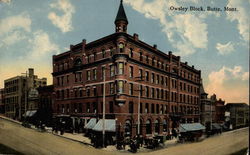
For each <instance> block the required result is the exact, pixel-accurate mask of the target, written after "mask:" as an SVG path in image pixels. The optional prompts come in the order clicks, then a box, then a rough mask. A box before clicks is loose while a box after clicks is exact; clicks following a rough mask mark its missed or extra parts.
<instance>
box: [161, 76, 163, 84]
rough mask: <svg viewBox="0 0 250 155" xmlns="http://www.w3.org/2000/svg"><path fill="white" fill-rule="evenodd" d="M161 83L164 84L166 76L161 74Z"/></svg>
mask: <svg viewBox="0 0 250 155" xmlns="http://www.w3.org/2000/svg"><path fill="white" fill-rule="evenodd" d="M161 85H164V78H163V76H161Z"/></svg>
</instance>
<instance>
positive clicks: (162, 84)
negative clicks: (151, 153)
mask: <svg viewBox="0 0 250 155" xmlns="http://www.w3.org/2000/svg"><path fill="white" fill-rule="evenodd" d="M114 23H115V33H113V34H111V35H109V36H106V37H103V38H101V39H98V40H96V41H93V42H90V43H87V41H86V40H85V39H84V40H83V41H82V42H81V43H79V44H76V45H71V46H70V50H69V51H67V52H64V53H62V54H59V55H54V56H53V85H54V90H55V95H56V99H55V105H54V114H55V115H57V116H63V115H64V116H70V117H71V118H73V122H74V123H73V124H74V125H75V124H76V122H81V119H85V118H88V119H91V118H95V119H96V120H99V119H101V118H102V114H103V106H102V105H103V97H104V95H103V94H105V116H106V118H107V119H112V120H115V132H116V133H119V134H122V135H124V136H131V137H133V136H135V135H136V134H137V133H138V132H139V133H140V134H141V135H143V136H144V137H146V136H154V135H163V134H164V135H167V134H170V133H171V130H172V129H174V128H177V127H178V124H179V123H193V122H200V113H199V111H200V109H199V107H200V106H199V100H200V94H199V90H200V79H201V71H200V70H197V69H195V68H194V66H189V65H188V63H187V62H181V59H180V57H179V56H175V55H174V54H172V52H171V51H170V52H168V53H167V54H166V53H164V52H162V51H160V50H159V49H157V46H156V45H153V46H151V45H148V44H147V43H145V42H143V41H141V40H140V39H139V35H138V34H133V35H130V34H128V33H127V27H128V19H127V17H126V13H125V11H124V7H123V4H122V2H121V4H120V7H119V10H118V13H117V16H116V19H115V22H114ZM104 86H105V87H104ZM104 88H105V89H104ZM104 90H105V92H103V91H104ZM138 108H139V109H138ZM138 112H139V117H140V118H139V120H140V122H139V124H140V125H138ZM79 120H80V121H79ZM138 126H139V130H138V128H137V127H138Z"/></svg>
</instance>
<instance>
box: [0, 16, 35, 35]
mask: <svg viewBox="0 0 250 155" xmlns="http://www.w3.org/2000/svg"><path fill="white" fill-rule="evenodd" d="M30 25H31V19H30V17H29V15H28V14H27V13H21V14H20V15H17V16H10V17H7V18H5V19H2V20H1V21H0V36H1V35H4V34H6V33H9V32H11V31H13V30H17V29H18V30H20V29H22V30H25V31H27V32H30Z"/></svg>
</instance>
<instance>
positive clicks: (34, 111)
mask: <svg viewBox="0 0 250 155" xmlns="http://www.w3.org/2000/svg"><path fill="white" fill-rule="evenodd" d="M36 112H37V110H28V111H26V113H25V115H24V116H26V117H32V116H34V115H35V113H36Z"/></svg>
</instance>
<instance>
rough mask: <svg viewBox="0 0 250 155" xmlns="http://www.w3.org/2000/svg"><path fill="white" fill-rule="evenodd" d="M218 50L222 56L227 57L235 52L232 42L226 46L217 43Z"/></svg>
mask: <svg viewBox="0 0 250 155" xmlns="http://www.w3.org/2000/svg"><path fill="white" fill-rule="evenodd" d="M216 49H217V50H218V52H219V54H220V55H227V54H230V53H232V52H233V51H234V45H233V44H232V43H231V42H228V43H226V44H221V43H217V44H216Z"/></svg>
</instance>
